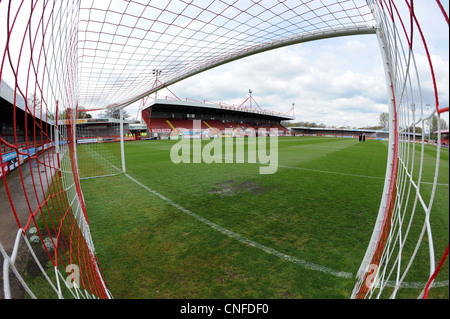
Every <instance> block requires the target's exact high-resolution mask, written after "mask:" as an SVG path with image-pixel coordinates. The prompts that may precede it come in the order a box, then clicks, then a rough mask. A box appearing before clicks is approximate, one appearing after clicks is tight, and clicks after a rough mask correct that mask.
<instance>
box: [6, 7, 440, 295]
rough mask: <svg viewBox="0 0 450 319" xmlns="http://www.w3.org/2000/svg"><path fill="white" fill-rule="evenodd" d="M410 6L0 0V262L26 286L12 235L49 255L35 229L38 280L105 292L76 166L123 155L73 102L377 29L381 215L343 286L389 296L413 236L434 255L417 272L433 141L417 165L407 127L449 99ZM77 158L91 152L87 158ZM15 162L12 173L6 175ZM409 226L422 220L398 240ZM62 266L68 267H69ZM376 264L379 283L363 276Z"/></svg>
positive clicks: (154, 86)
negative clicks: (383, 149)
mask: <svg viewBox="0 0 450 319" xmlns="http://www.w3.org/2000/svg"><path fill="white" fill-rule="evenodd" d="M433 6H434V8H437V9H438V10H440V11H442V16H443V18H442V23H443V28H444V29H445V30H448V14H447V13H446V11H445V9H444V8H443V6H442V5H441V3H440V1H436V2H433ZM414 8H415V7H414V4H413V1H396V2H394V1H392V0H379V1H375V0H368V1H365V0H353V1H350V0H348V1H345V0H341V1H332V0H314V1H290V0H288V1H268V0H262V1H248V0H245V1H244V0H237V1H233V2H230V1H220V0H219V1H217V0H216V1H213V0H203V1H183V0H164V1H144V0H142V1H132V0H130V1H118V0H114V1H112V0H110V1H104V0H67V1H50V0H23V1H6V0H5V1H1V2H0V14H1V19H0V21H2V22H1V23H0V33H1V34H2V35H5V36H2V38H1V40H0V45H1V46H2V48H3V49H4V50H3V54H2V60H1V69H0V78H1V80H2V84H1V85H2V86H1V94H2V99H4V100H5V101H6V102H7V103H8V104H7V105H8V106H7V107H9V109H8V111H7V112H6V113H2V122H5V123H6V124H5V125H4V127H5V129H3V126H2V132H1V136H0V144H1V150H0V156H1V164H2V167H1V170H0V172H1V178H2V181H3V185H2V188H0V196H2V197H1V203H2V210H1V213H2V216H1V218H2V219H1V223H2V225H15V228H16V229H18V233H17V235H16V233H13V234H12V235H10V234H6V233H4V232H2V233H1V235H2V237H1V239H0V250H1V256H2V258H3V261H4V264H5V265H6V267H4V269H7V270H8V269H10V270H11V272H12V274H11V277H14V278H17V279H18V280H19V281H20V284H21V285H22V286H24V287H25V290H27V292H28V294H29V295H31V296H33V297H35V295H34V294H33V293H32V292H31V291H29V290H28V288H27V285H26V283H25V282H24V281H23V279H22V277H23V276H22V275H21V272H20V269H19V267H18V264H17V263H16V260H17V258H18V256H19V252H20V249H21V248H20V247H25V249H28V250H30V251H31V252H32V255H33V259H34V260H35V262H36V263H37V264H39V265H41V264H42V263H44V264H45V261H44V262H43V261H42V260H40V258H39V256H38V254H36V253H35V251H36V249H37V248H36V247H34V246H33V242H32V241H31V240H30V238H31V237H32V236H37V239H38V240H39V242H41V243H44V244H45V243H47V244H46V245H44V246H43V247H44V250H45V255H46V256H47V259H48V260H50V261H51V263H52V265H53V267H54V269H55V273H56V276H55V275H53V277H52V276H50V275H49V276H48V277H47V279H48V281H49V283H50V285H51V287H52V288H53V290H54V291H55V294H56V296H58V297H62V296H63V290H64V291H66V290H65V289H66V288H68V289H67V291H68V294H69V295H73V296H75V297H88V298H90V297H98V298H110V297H111V294H110V293H109V292H108V289H107V288H106V285H105V282H104V280H103V276H102V275H101V270H100V266H99V263H98V262H97V258H96V254H95V248H94V244H93V242H92V239H91V235H90V231H89V219H88V212H87V210H86V206H85V204H84V200H83V194H82V190H81V187H80V178H83V177H89V176H92V172H89V168H92V167H97V173H98V172H99V171H101V172H102V173H101V174H100V175H108V174H111V173H112V172H114V167H119V162H118V159H117V158H118V156H117V154H118V153H117V151H116V150H111V149H110V147H111V146H112V145H113V143H111V144H108V143H98V141H99V136H98V135H99V134H97V133H98V132H95V130H93V129H92V127H90V128H89V127H88V126H87V125H85V126H83V125H77V124H76V118H77V110H79V109H81V108H83V110H84V111H85V112H87V111H99V110H103V109H106V108H111V107H126V106H128V105H130V104H131V103H133V102H136V101H139V100H140V99H142V98H143V97H145V96H148V95H149V94H152V93H153V92H156V91H158V90H159V89H161V88H163V87H167V86H169V85H171V84H173V83H176V82H178V81H181V80H183V79H185V78H188V77H190V76H192V75H195V74H197V73H200V72H202V71H204V70H207V69H210V68H213V67H215V66H218V65H221V64H224V63H227V62H230V61H233V60H236V59H239V58H242V57H246V56H249V55H252V54H256V53H259V52H263V51H266V50H270V49H274V48H278V47H282V46H286V45H291V44H295V43H300V42H304V41H310V40H315V39H321V38H327V37H333V36H340V35H351V34H363V33H374V31H375V30H376V31H377V32H378V37H379V40H380V44H381V46H382V48H383V49H382V52H384V54H385V61H386V62H388V65H387V66H386V71H387V72H386V74H387V83H388V87H389V88H390V95H391V100H390V116H391V117H390V120H391V126H390V152H389V154H390V155H389V159H388V167H387V170H386V183H385V189H384V193H383V195H382V202H381V205H380V211H379V216H378V221H377V225H376V226H375V230H374V234H373V235H372V240H371V243H370V244H369V248H368V250H367V253H366V256H365V258H364V260H363V262H362V265H361V268H360V271H359V273H358V274H359V277H358V280H357V284H356V285H355V289H354V292H353V295H352V296H353V297H355V298H366V297H377V296H381V293H380V292H383V291H386V289H384V288H385V287H388V286H392V284H391V283H392V282H394V285H393V286H394V288H393V289H391V290H389V291H388V296H395V295H396V293H397V290H398V289H399V287H401V284H402V282H403V280H404V278H405V276H406V274H408V273H409V270H410V268H411V265H412V261H413V260H416V259H417V258H418V257H417V256H416V255H417V254H416V250H417V249H416V247H422V246H423V245H424V242H425V246H428V249H427V251H428V253H429V256H428V257H425V259H426V260H428V261H429V263H430V273H429V274H427V276H426V280H428V279H429V278H430V277H431V278H433V275H434V271H435V268H436V267H435V265H433V264H434V260H435V259H436V258H437V257H436V256H434V247H433V244H432V236H431V227H430V226H429V216H430V213H431V208H432V204H433V200H434V193H435V190H436V185H437V178H438V167H439V149H440V148H439V147H438V148H437V154H436V157H437V161H436V162H435V163H433V164H432V165H428V164H424V162H423V152H424V144H425V143H426V141H425V140H424V138H423V136H422V140H421V141H419V143H418V144H416V143H415V139H412V138H411V133H413V134H414V133H415V131H414V130H415V127H416V126H421V127H422V128H425V126H426V123H427V122H426V121H427V120H428V119H429V118H430V117H432V116H433V115H437V116H438V117H439V116H440V115H441V114H443V113H445V112H448V107H445V106H444V107H442V106H441V105H440V103H439V101H440V94H441V93H440V90H439V88H438V87H437V84H436V79H435V75H434V66H433V63H432V62H433V61H432V58H431V53H430V49H429V48H428V46H427V44H426V41H425V40H426V37H427V36H432V32H434V31H435V30H427V31H428V33H427V34H425V33H424V30H422V29H421V28H420V23H419V18H418V15H417V14H416V12H415V11H414ZM447 10H448V9H447ZM447 32H448V31H447ZM417 54H420V56H421V57H422V56H424V57H425V58H426V60H427V61H428V63H427V64H426V67H424V68H419V67H418V66H417V63H418V61H417ZM422 54H423V55H422ZM424 70H425V71H424ZM422 71H424V72H422ZM424 78H425V79H427V80H425V81H424ZM429 83H431V90H432V92H433V96H434V102H433V106H432V107H431V108H430V110H427V107H426V103H427V102H424V100H423V98H422V91H423V86H424V85H425V84H429ZM428 103H431V102H428ZM3 114H8V115H5V117H3ZM3 119H5V120H4V121H3ZM412 124H413V125H412ZM96 135H97V136H96ZM440 137H441V136H440V128H438V138H439V139H440ZM95 138H96V139H97V143H83V144H82V145H78V144H77V140H79V139H95ZM114 144H115V145H118V144H119V143H114ZM87 162H91V163H96V164H95V165H92V164H90V165H87V166H86V165H85V163H87ZM12 171H16V172H18V175H19V177H18V178H15V179H7V178H6V175H7V174H9V173H11V172H12ZM103 171H104V172H103ZM429 172H430V173H429ZM15 174H16V173H15ZM424 174H425V175H426V176H428V174H431V175H430V176H431V178H432V182H431V183H429V184H425V183H422V179H423V176H424ZM16 175H17V174H16ZM27 179H30V181H31V182H30V183H26V181H27ZM13 180H14V181H17V185H14V183H13ZM30 185H31V186H30ZM5 203H6V204H7V205H4V204H5ZM419 211H420V213H419ZM418 215H419V216H420V218H419V219H420V222H419V223H417V225H416V220H417V219H418V218H417V216H418ZM8 227H9V226H8ZM411 227H418V228H419V229H422V231H421V232H419V236H418V238H415V239H413V240H412V241H410V240H408V241H406V238H408V236H407V235H408V234H409V233H410V232H409V228H411ZM2 229H3V228H2ZM34 238H36V237H34ZM424 238H425V239H426V240H424ZM410 242H412V243H413V244H411V245H412V249H411V250H409V251H408V253H407V254H406V257H405V251H406V250H405V249H404V247H405V246H406V244H404V243H410ZM23 243H25V244H23ZM49 243H51V245H50V244H49ZM52 247H53V248H52ZM420 258H423V256H420ZM421 260H422V259H421ZM405 261H406V262H405ZM371 266H375V267H374V268H371ZM373 269H375V271H374V270H373ZM75 272H76V274H77V276H75ZM68 274H72V275H70V276H69V279H70V280H65V279H66V278H67V275H68ZM373 274H376V275H377V279H379V282H380V284H377V285H365V283H366V282H367V279H368V278H371V276H372V275H373ZM3 276H4V278H3V282H4V287H5V288H4V292H5V297H11V296H12V295H13V292H11V290H10V285H9V281H10V280H9V277H10V273H8V272H6V273H5V272H4V273H3ZM50 277H52V278H50ZM78 279H79V280H78ZM74 283H76V285H74ZM64 287H66V288H64ZM426 293H427V291H426V290H425V291H424V294H423V295H426Z"/></svg>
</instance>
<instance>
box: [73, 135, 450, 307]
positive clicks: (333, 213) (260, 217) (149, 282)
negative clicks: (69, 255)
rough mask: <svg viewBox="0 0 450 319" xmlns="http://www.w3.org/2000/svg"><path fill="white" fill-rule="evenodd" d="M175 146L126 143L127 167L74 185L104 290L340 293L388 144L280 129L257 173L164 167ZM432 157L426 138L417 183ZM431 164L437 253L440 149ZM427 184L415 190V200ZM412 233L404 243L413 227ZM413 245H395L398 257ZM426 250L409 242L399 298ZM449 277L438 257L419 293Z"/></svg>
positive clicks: (360, 251) (228, 166)
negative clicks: (274, 165) (438, 266)
mask: <svg viewBox="0 0 450 319" xmlns="http://www.w3.org/2000/svg"><path fill="white" fill-rule="evenodd" d="M247 142H248V140H244V139H237V140H236V141H235V143H247ZM176 143H178V141H167V140H166V141H138V142H128V143H125V153H126V169H127V174H118V175H116V176H112V177H103V178H97V179H88V180H83V181H82V182H81V186H82V189H83V194H84V198H85V201H86V205H87V210H88V213H89V222H90V227H91V233H92V237H93V241H94V245H95V248H96V252H97V255H98V258H99V262H100V266H101V268H102V271H103V274H104V277H105V280H106V282H107V286H108V288H109V290H110V291H111V293H112V294H113V296H114V298H136V299H138V298H173V299H180V298H182V299H184V298H186V299H190V298H221V299H228V298H240V299H244V298H261V299H271V298H281V299H286V298H296V299H297V298H307V299H322V298H327V299H330V298H349V297H350V294H351V291H352V289H353V286H354V284H355V274H356V272H357V270H358V268H359V266H360V263H361V260H362V258H363V256H364V254H365V251H366V248H367V245H368V243H369V240H370V237H371V234H372V230H373V227H374V223H375V219H376V216H377V214H378V208H379V205H380V200H381V194H382V190H383V184H384V175H385V172H386V161H387V153H388V149H387V142H385V141H379V140H366V142H364V143H362V142H358V141H357V140H356V139H345V138H329V137H286V138H279V139H278V169H277V171H276V173H275V174H268V175H261V174H259V168H260V166H262V164H259V163H235V162H234V163H221V164H219V163H212V164H206V163H179V164H174V163H173V162H172V161H171V160H170V151H171V149H172V147H173V146H174V145H176ZM208 143H209V141H202V147H206V146H207V144H208ZM116 145H119V144H118V143H116ZM108 146H109V147H111V145H108ZM420 151H421V149H420V147H418V148H417V149H416V150H413V149H412V148H411V150H410V152H411V154H412V153H413V152H415V154H416V155H419V154H420ZM79 154H83V152H82V151H79ZM89 154H90V155H89V156H88V157H86V158H90V159H92V158H96V157H97V156H94V157H93V156H92V152H89ZM435 154H436V147H434V146H426V148H425V150H424V157H423V158H424V162H423V179H422V181H423V182H432V178H433V176H434V164H435ZM403 158H406V156H403ZM419 158H420V157H419ZM78 160H79V162H81V161H83V157H82V156H80V157H79V158H78ZM85 164H86V163H84V164H80V167H81V166H82V165H85ZM83 167H84V166H83ZM86 167H89V165H87V166H86ZM439 169H440V171H439V172H440V174H439V179H438V183H439V185H438V187H437V191H436V195H435V196H436V197H435V202H434V204H433V211H432V215H431V216H432V217H431V224H432V229H433V237H434V241H435V242H434V245H435V250H436V254H437V256H436V262H438V261H439V259H440V257H441V254H442V253H443V251H444V249H445V247H446V246H447V243H448V238H449V236H448V234H449V226H448V225H449V220H448V217H449V214H448V211H449V210H448V209H449V206H448V200H449V189H448V183H449V182H448V176H449V155H448V150H447V149H442V153H441V162H440V167H439ZM418 170H419V163H418V161H417V160H416V162H415V163H414V171H415V172H416V171H418ZM429 185H430V184H423V187H422V188H421V193H422V194H423V196H424V199H425V200H427V199H428V198H429V197H430V194H431V189H430V187H428V186H429ZM419 211H420V212H421V210H419ZM423 218H424V216H418V218H416V220H417V221H418V222H419V223H422V222H423ZM419 230H420V229H419ZM410 237H411V238H412V239H413V242H414V241H415V239H416V238H417V237H418V231H413V232H411V234H410ZM425 237H426V236H425ZM422 246H423V247H425V248H427V242H426V238H425V239H424V243H423V244H422ZM413 248H414V247H409V245H407V246H405V254H404V255H405V257H407V256H408V255H409V254H410V253H411V251H412V249H413ZM428 258H429V257H428V254H427V251H426V249H422V248H421V249H419V251H418V256H417V260H419V261H420V262H418V263H415V264H418V266H414V267H413V268H412V269H411V271H410V272H409V274H408V276H407V277H406V279H405V282H406V283H407V285H408V288H406V289H402V290H400V293H399V294H398V295H397V297H398V298H416V297H417V296H418V294H419V293H420V291H421V290H422V288H423V286H424V281H426V278H427V276H428V274H427V273H428V268H429V264H428ZM405 260H406V261H407V259H406V258H405ZM406 261H405V262H404V264H402V267H405V266H406ZM448 277H449V275H448V261H447V262H446V263H445V264H444V267H443V269H442V270H441V272H440V274H439V276H438V278H437V279H436V281H437V282H439V283H440V284H442V283H443V286H442V287H438V288H433V289H432V290H431V292H430V295H429V298H448V297H449V290H448ZM417 287H419V288H417Z"/></svg>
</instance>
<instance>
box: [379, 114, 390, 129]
mask: <svg viewBox="0 0 450 319" xmlns="http://www.w3.org/2000/svg"><path fill="white" fill-rule="evenodd" d="M380 125H381V126H382V128H384V129H387V130H388V129H389V113H387V112H383V113H381V114H380Z"/></svg>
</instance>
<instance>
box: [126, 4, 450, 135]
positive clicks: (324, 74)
mask: <svg viewBox="0 0 450 319" xmlns="http://www.w3.org/2000/svg"><path fill="white" fill-rule="evenodd" d="M414 3H415V5H416V6H417V9H416V14H417V15H418V16H420V18H421V21H422V22H421V23H422V24H423V26H422V27H423V30H424V33H425V34H426V35H427V41H428V45H429V47H430V51H431V54H432V61H433V65H434V67H435V72H436V78H437V81H438V90H439V92H440V97H439V99H440V105H441V107H444V106H448V103H449V97H448V95H449V94H448V85H449V80H448V79H449V61H448V60H449V51H448V37H449V34H448V24H447V23H446V22H445V20H444V18H443V16H442V13H441V12H440V11H439V10H438V8H437V7H436V6H435V5H434V3H433V6H432V8H430V6H429V5H430V1H428V0H427V1H415V2H414ZM442 3H443V5H444V8H446V10H447V14H448V6H449V5H448V1H442ZM424 9H426V10H424ZM416 60H417V64H418V69H419V71H423V72H425V73H426V74H427V76H426V77H425V82H424V83H423V84H422V85H423V89H424V97H423V99H424V102H423V103H424V105H426V104H430V105H434V99H433V95H432V91H431V89H432V83H431V81H430V80H429V77H428V74H429V71H428V70H429V68H428V59H427V58H426V55H425V52H420V51H419V52H417V53H416ZM249 89H252V91H253V94H252V95H253V97H254V99H255V100H256V102H257V103H258V105H259V106H260V107H261V108H263V109H268V110H275V111H279V112H287V111H289V110H290V109H291V107H292V103H294V104H295V122H299V121H309V122H316V123H317V124H319V123H324V124H326V125H328V126H332V125H334V126H350V127H364V126H372V125H377V124H378V123H379V114H380V113H381V112H387V111H388V106H387V99H388V98H387V87H386V80H385V74H384V69H383V65H382V59H381V53H380V48H379V45H378V41H377V38H376V36H375V35H359V36H347V37H340V38H332V39H325V40H319V41H312V42H307V43H302V44H297V45H293V46H290V47H285V48H281V49H275V50H272V51H268V52H265V53H262V54H257V55H254V56H251V57H248V58H244V59H241V60H238V61H235V62H231V63H229V64H226V65H223V66H220V67H218V68H216V69H213V70H209V71H206V72H204V73H201V74H198V75H196V76H193V77H191V78H188V79H186V80H184V81H182V82H179V83H177V84H175V85H173V86H171V87H170V90H171V91H173V92H174V93H175V94H176V95H177V96H178V97H179V98H180V99H186V98H190V99H194V100H198V101H203V100H209V101H214V102H225V103H228V104H241V103H242V102H244V100H245V99H247V97H248V96H249V93H248V90H249ZM166 95H168V96H171V93H170V92H169V91H167V90H162V91H160V93H158V97H162V96H166ZM427 99H428V101H427ZM138 108H139V105H138V104H135V105H132V106H130V107H128V108H127V111H128V113H130V114H133V117H136V112H137V110H138ZM443 118H444V119H446V121H447V123H448V113H446V114H444V116H443Z"/></svg>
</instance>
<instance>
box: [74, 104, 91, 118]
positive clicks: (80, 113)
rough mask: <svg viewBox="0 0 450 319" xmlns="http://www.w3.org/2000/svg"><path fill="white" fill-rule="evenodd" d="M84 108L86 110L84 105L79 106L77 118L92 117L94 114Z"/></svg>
mask: <svg viewBox="0 0 450 319" xmlns="http://www.w3.org/2000/svg"><path fill="white" fill-rule="evenodd" d="M84 110H85V108H84V107H82V106H80V107H78V112H77V119H90V118H92V115H91V114H89V113H87V112H86V111H84Z"/></svg>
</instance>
